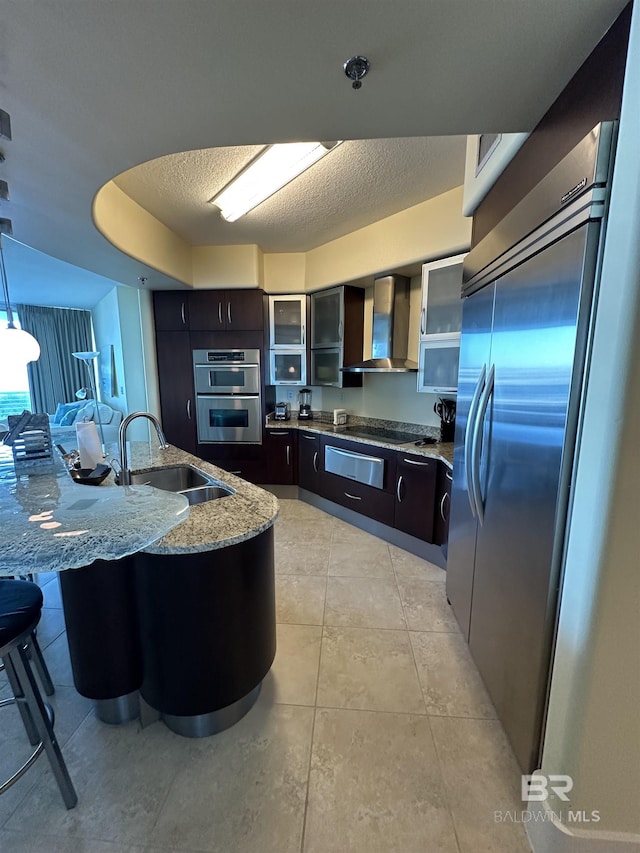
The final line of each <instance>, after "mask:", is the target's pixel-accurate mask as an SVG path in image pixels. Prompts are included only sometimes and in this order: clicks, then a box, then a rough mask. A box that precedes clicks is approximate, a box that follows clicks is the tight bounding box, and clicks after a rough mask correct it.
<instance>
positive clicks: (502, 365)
mask: <svg viewBox="0 0 640 853" xmlns="http://www.w3.org/2000/svg"><path fill="white" fill-rule="evenodd" d="M589 229H591V230H592V231H593V229H595V231H596V232H597V231H598V225H597V224H592V225H591V226H588V225H586V224H585V225H583V226H582V227H581V228H580V229H579V230H577V231H574V232H573V233H571V234H569V235H568V236H566V237H564V238H563V239H562V240H560V241H559V242H557V243H554V244H553V245H551V246H549V247H548V248H546V249H545V250H544V251H543V252H541V253H540V254H538V255H535V256H534V257H533V258H531V259H529V260H528V261H526V262H525V263H524V264H522V265H521V266H519V267H517V268H516V269H515V270H512V271H511V272H510V273H508V274H506V275H505V276H503V277H502V278H501V279H499V280H498V282H497V283H496V295H495V306H494V323H493V335H492V343H491V367H490V368H489V374H488V378H487V386H486V389H485V391H484V392H483V395H482V398H481V403H480V407H479V410H478V415H477V421H476V429H475V430H474V439H473V441H474V446H473V448H472V453H471V455H472V466H473V468H474V477H475V483H476V488H475V489H474V490H472V491H473V492H474V496H475V502H476V514H477V517H478V519H479V527H478V535H477V543H476V557H475V572H474V578H473V599H472V612H471V624H470V631H469V647H470V650H471V653H472V655H473V658H474V660H475V661H476V663H477V665H478V669H479V670H480V672H481V674H482V677H483V680H484V682H485V684H486V686H487V689H488V691H489V694H490V695H491V698H492V700H493V702H494V704H495V706H496V710H497V712H498V716H499V718H500V720H501V721H502V724H503V726H504V728H505V731H506V732H507V735H508V737H509V739H510V741H511V744H512V746H513V749H514V752H515V754H516V757H517V758H518V760H519V762H520V764H521V766H522V767H523V768H528V769H532V768H534V767H535V766H536V764H537V759H538V749H539V741H540V731H541V725H542V714H543V709H544V701H545V696H546V683H547V678H548V669H549V652H550V648H551V641H552V633H553V628H554V624H555V617H556V606H557V597H556V589H557V579H558V574H559V555H560V551H561V543H562V539H563V536H564V527H565V522H566V518H565V514H564V511H561V510H562V507H563V505H564V509H566V497H565V495H563V494H562V493H561V484H562V483H565V484H568V482H569V480H570V469H571V463H572V457H573V445H572V442H571V441H570V439H568V436H567V424H568V416H569V402H570V397H571V390H572V383H573V384H575V383H578V385H580V383H581V370H582V363H583V360H582V357H581V356H579V357H578V358H577V360H576V342H577V340H578V339H579V338H580V339H581V340H582V339H584V333H583V330H582V329H579V327H578V319H579V315H580V304H581V296H582V297H583V298H584V299H585V300H586V301H587V302H588V303H589V304H590V291H591V282H590V281H589V280H588V278H589V277H588V276H587V280H585V278H584V264H585V255H586V254H587V249H588V245H589V241H588V240H587V237H588V231H589ZM596 236H597V234H596ZM583 290H584V291H585V292H584V293H583V292H582V291H583ZM490 377H493V388H491V379H490ZM573 398H574V399H576V398H577V394H576V393H575V391H574V394H573ZM485 406H486V409H485ZM576 417H577V412H574V413H572V415H571V421H572V422H573V421H574V420H575V418H576ZM563 465H564V466H565V467H566V468H567V470H566V471H565V472H564V473H563Z"/></svg>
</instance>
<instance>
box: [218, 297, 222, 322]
mask: <svg viewBox="0 0 640 853" xmlns="http://www.w3.org/2000/svg"><path fill="white" fill-rule="evenodd" d="M218 325H219V326H221V325H222V302H218Z"/></svg>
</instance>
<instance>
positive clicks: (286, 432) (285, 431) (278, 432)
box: [269, 429, 289, 435]
mask: <svg viewBox="0 0 640 853" xmlns="http://www.w3.org/2000/svg"><path fill="white" fill-rule="evenodd" d="M269 435H289V430H288V429H272V430H269Z"/></svg>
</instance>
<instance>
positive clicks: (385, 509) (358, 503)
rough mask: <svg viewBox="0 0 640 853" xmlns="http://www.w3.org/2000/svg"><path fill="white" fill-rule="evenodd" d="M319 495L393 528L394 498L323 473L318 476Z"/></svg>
mask: <svg viewBox="0 0 640 853" xmlns="http://www.w3.org/2000/svg"><path fill="white" fill-rule="evenodd" d="M320 494H321V495H322V497H324V498H327V500H330V501H333V502H334V503H337V504H340V506H344V507H348V508H349V509H352V510H354V512H359V513H361V514H362V515H366V516H367V518H371V519H373V520H374V521H379V522H381V523H382V524H387V525H389V527H392V526H393V508H394V496H393V495H392V494H389V492H384V491H382V490H380V489H374V488H373V487H372V486H366V485H364V484H363V483H356V482H352V481H350V480H347V479H345V478H344V477H338V476H337V475H336V474H329V473H327V472H326V471H323V472H322V474H321V476H320Z"/></svg>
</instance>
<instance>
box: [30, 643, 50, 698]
mask: <svg viewBox="0 0 640 853" xmlns="http://www.w3.org/2000/svg"><path fill="white" fill-rule="evenodd" d="M27 648H28V651H29V653H30V658H31V661H32V663H33V665H34V666H35V668H36V672H37V673H38V676H39V678H40V683H41V684H42V686H43V688H44V692H45V693H46V694H47V696H53V694H54V693H55V692H56V689H55V687H54V686H53V681H51V676H50V675H49V670H48V669H47V664H46V663H45V660H44V658H43V657H42V650H41V648H40V644H39V643H38V638H37V636H36V631H35V630H34V631H32V633H31V638H30V640H29V644H28V647H27Z"/></svg>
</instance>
